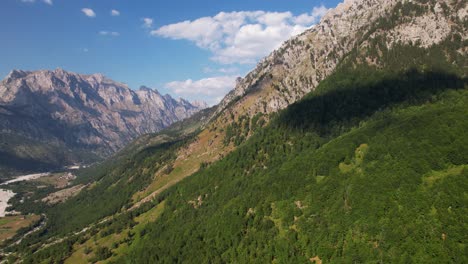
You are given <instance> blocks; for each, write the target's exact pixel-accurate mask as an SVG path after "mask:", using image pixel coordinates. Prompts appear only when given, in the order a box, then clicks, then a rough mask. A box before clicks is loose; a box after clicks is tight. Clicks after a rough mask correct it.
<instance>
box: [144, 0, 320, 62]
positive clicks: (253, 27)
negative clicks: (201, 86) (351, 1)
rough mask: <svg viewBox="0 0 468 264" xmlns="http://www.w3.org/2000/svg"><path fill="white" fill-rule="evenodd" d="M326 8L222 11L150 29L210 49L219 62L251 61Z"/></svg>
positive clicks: (299, 30)
mask: <svg viewBox="0 0 468 264" xmlns="http://www.w3.org/2000/svg"><path fill="white" fill-rule="evenodd" d="M326 11H327V8H325V7H324V6H320V7H315V8H313V10H312V11H311V12H310V13H305V14H301V15H298V16H294V15H293V14H292V13H291V12H265V11H243V12H230V13H225V12H221V13H219V14H217V15H216V16H213V17H202V18H199V19H196V20H193V21H188V20H187V21H183V22H180V23H176V24H170V25H165V26H162V27H160V28H159V29H156V30H153V31H151V35H153V36H160V37H165V38H170V39H175V40H179V39H184V40H189V41H191V42H194V43H195V44H196V45H197V46H198V47H200V48H202V49H206V50H210V51H211V52H212V54H213V55H212V59H213V60H214V61H217V62H219V63H223V64H231V63H242V64H248V63H255V62H256V61H257V60H258V59H259V58H262V57H264V56H266V55H268V54H269V53H270V52H272V51H273V50H274V49H277V48H279V47H280V46H281V44H282V43H283V42H284V41H286V40H287V39H289V38H291V37H292V36H295V35H297V34H299V33H301V32H303V31H304V30H306V29H307V28H310V27H311V26H312V25H314V24H315V23H317V22H318V21H319V19H320V17H321V16H323V15H324V13H325V12H326Z"/></svg>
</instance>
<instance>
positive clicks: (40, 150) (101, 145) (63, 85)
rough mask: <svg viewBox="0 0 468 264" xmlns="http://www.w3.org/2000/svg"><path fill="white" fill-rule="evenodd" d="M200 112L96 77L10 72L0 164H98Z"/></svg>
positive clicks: (4, 91)
mask: <svg viewBox="0 0 468 264" xmlns="http://www.w3.org/2000/svg"><path fill="white" fill-rule="evenodd" d="M206 107H207V106H206V104H204V103H193V104H192V103H190V102H188V101H186V100H184V99H179V100H175V99H173V98H172V97H171V96H170V95H167V94H166V95H161V94H160V93H159V92H158V91H157V90H154V89H150V88H147V87H144V86H143V87H141V88H140V89H139V90H132V89H130V88H129V87H128V86H127V85H125V84H122V83H118V82H115V81H113V80H110V79H108V78H106V77H105V76H103V75H102V74H93V75H81V74H76V73H71V72H67V71H65V70H62V69H56V70H53V71H49V70H41V71H20V70H13V71H12V72H10V74H8V76H7V77H6V78H5V79H4V80H2V81H1V82H0V139H1V140H0V144H2V150H1V154H0V155H1V156H2V159H1V161H0V167H2V168H5V169H4V170H6V171H8V170H13V171H14V170H21V169H27V170H41V169H42V170H44V169H47V168H50V167H52V168H53V167H61V166H64V165H70V164H74V163H80V162H91V161H94V160H98V159H102V158H103V157H107V156H109V155H110V154H112V153H114V152H116V151H118V150H120V149H121V148H122V147H124V146H125V145H126V144H128V143H129V142H131V141H132V140H133V139H135V138H137V137H138V136H140V135H143V134H148V133H154V132H157V131H160V130H161V129H163V128H165V127H167V126H169V125H171V124H172V123H174V122H177V121H180V120H183V119H185V118H187V117H190V116H191V115H192V114H194V113H196V112H197V111H199V110H201V109H204V108H206ZM21 163H23V164H24V163H27V164H29V165H28V166H26V167H24V165H21ZM17 164H19V165H18V166H17ZM21 166H23V168H21Z"/></svg>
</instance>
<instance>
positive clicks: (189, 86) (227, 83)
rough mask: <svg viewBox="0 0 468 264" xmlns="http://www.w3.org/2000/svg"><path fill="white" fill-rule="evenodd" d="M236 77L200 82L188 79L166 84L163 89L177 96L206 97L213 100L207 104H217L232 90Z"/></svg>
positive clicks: (213, 78)
mask: <svg viewBox="0 0 468 264" xmlns="http://www.w3.org/2000/svg"><path fill="white" fill-rule="evenodd" d="M236 78H237V77H236V76H217V77H210V78H205V79H201V80H195V81H194V80H192V79H188V80H185V81H174V82H169V83H166V85H165V88H167V89H170V90H172V92H174V93H175V94H177V95H179V96H189V97H191V96H194V95H197V96H208V97H209V98H214V99H212V100H211V102H209V103H213V104H214V103H218V102H219V101H220V100H221V99H222V98H223V96H224V95H225V94H226V93H227V92H229V91H230V90H232V89H234V86H235V85H236Z"/></svg>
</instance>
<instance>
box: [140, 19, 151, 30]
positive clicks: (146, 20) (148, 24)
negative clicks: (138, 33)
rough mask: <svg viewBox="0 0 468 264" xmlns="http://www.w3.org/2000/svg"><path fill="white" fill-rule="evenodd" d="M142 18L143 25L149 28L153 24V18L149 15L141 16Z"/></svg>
mask: <svg viewBox="0 0 468 264" xmlns="http://www.w3.org/2000/svg"><path fill="white" fill-rule="evenodd" d="M141 20H143V27H145V28H151V27H152V26H153V19H152V18H149V17H145V18H142V19H141Z"/></svg>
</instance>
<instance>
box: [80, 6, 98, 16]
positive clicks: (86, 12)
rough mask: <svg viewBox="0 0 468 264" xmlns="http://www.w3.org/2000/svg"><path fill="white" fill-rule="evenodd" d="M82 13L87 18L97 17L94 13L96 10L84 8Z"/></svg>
mask: <svg viewBox="0 0 468 264" xmlns="http://www.w3.org/2000/svg"><path fill="white" fill-rule="evenodd" d="M81 12H83V14H85V15H86V16H87V17H96V13H94V10H92V9H91V8H83V9H81Z"/></svg>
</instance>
